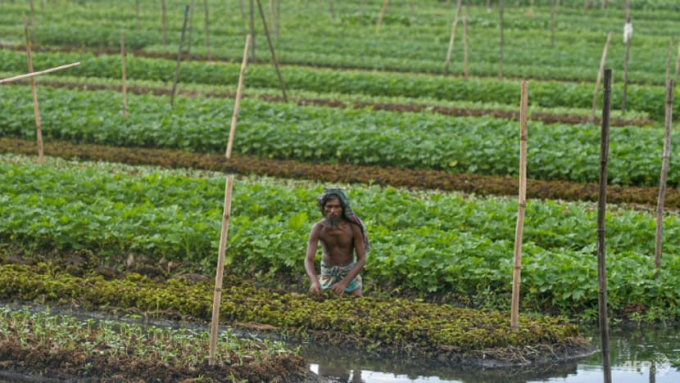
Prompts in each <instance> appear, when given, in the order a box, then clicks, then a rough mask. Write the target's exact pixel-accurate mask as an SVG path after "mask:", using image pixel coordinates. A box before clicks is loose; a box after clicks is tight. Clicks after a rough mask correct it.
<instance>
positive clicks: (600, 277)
mask: <svg viewBox="0 0 680 383" xmlns="http://www.w3.org/2000/svg"><path fill="white" fill-rule="evenodd" d="M611 94H612V70H611V69H606V70H605V71H604V106H603V107H602V134H601V141H600V188H599V189H600V190H599V196H598V206H597V282H598V311H599V322H600V337H601V347H602V367H603V368H604V382H605V383H611V382H612V369H611V364H610V358H609V324H608V321H607V267H606V256H605V215H606V210H607V162H608V157H609V111H610V110H611Z"/></svg>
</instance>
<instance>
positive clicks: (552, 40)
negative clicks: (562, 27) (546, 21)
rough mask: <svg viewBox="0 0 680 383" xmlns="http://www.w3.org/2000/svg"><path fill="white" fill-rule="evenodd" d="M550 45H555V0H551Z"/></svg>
mask: <svg viewBox="0 0 680 383" xmlns="http://www.w3.org/2000/svg"><path fill="white" fill-rule="evenodd" d="M550 46H551V47H554V46H555V0H550Z"/></svg>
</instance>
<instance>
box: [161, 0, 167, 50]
mask: <svg viewBox="0 0 680 383" xmlns="http://www.w3.org/2000/svg"><path fill="white" fill-rule="evenodd" d="M165 35H166V30H165V0H161V41H162V42H163V46H165V44H166V38H165Z"/></svg>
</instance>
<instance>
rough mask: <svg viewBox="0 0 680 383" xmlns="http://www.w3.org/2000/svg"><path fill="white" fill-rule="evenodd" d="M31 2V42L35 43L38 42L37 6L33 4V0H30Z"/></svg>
mask: <svg viewBox="0 0 680 383" xmlns="http://www.w3.org/2000/svg"><path fill="white" fill-rule="evenodd" d="M29 3H30V8H31V39H30V40H31V43H32V44H35V43H36V36H35V7H34V4H33V0H30V1H29Z"/></svg>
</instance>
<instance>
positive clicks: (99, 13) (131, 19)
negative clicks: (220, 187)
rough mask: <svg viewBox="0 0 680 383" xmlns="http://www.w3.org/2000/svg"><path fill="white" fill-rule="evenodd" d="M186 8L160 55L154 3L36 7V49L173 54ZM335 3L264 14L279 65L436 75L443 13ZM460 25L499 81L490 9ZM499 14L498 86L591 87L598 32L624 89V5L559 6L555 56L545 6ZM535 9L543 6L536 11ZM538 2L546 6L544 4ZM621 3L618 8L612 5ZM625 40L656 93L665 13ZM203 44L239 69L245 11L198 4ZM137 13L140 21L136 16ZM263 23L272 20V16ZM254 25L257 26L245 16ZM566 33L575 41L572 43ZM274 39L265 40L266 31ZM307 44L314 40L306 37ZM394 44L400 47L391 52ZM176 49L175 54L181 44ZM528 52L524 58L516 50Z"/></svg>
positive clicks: (673, 19)
mask: <svg viewBox="0 0 680 383" xmlns="http://www.w3.org/2000/svg"><path fill="white" fill-rule="evenodd" d="M185 3H186V2H184V1H179V0H168V1H166V9H167V11H166V14H167V16H166V17H167V22H166V23H167V32H166V38H165V44H163V36H162V31H161V4H160V3H159V2H154V3H145V2H140V4H139V6H137V5H136V4H135V2H134V1H132V0H127V1H123V2H116V3H112V2H108V1H96V2H83V3H82V4H77V3H76V4H74V3H71V2H66V4H68V5H70V6H64V5H62V4H60V2H59V1H45V2H43V6H42V8H41V7H36V16H35V20H36V28H35V30H36V32H35V35H36V36H35V43H37V44H38V45H41V46H62V47H63V46H65V47H73V48H88V49H95V48H115V49H117V48H118V44H119V31H120V30H125V31H126V36H127V37H126V39H127V46H128V47H129V48H130V49H135V50H143V51H144V52H147V53H176V52H177V46H178V44H179V39H180V34H181V33H180V31H181V28H182V25H183V13H184V7H185V5H186V4H185ZM363 3H364V4H363V6H360V5H359V2H345V1H342V2H338V4H335V5H334V11H333V14H331V13H330V12H329V5H328V2H323V1H314V0H308V1H300V0H298V1H290V2H289V1H284V2H281V4H280V5H279V6H278V8H279V9H278V12H277V11H276V10H275V9H274V10H273V11H274V12H273V13H272V9H270V8H269V7H267V6H266V4H265V13H266V16H267V18H268V22H269V23H270V26H269V27H270V28H269V29H270V31H271V30H272V26H273V25H272V24H273V23H272V22H273V21H274V20H278V22H277V23H276V25H277V26H278V28H277V29H276V32H277V35H278V37H277V38H276V39H275V43H276V49H277V52H278V53H277V56H278V57H279V59H280V60H281V61H282V62H283V63H288V64H302V65H321V66H331V67H350V68H357V67H359V68H370V69H380V70H385V69H388V70H397V71H415V72H437V73H439V72H442V71H443V68H444V60H445V57H446V53H447V47H448V43H449V35H450V30H451V22H452V20H453V18H454V15H455V1H453V2H447V3H442V2H414V1H405V0H403V1H392V2H391V3H390V7H389V10H388V12H387V13H386V17H384V18H383V22H384V26H383V27H382V28H381V29H380V31H379V32H376V24H377V19H378V16H379V13H380V10H381V6H382V3H383V1H382V0H367V1H365V2H363ZM465 3H466V4H467V5H470V6H469V7H466V12H467V14H468V20H469V22H468V24H469V26H468V35H469V37H468V40H469V41H468V46H469V49H468V56H469V70H470V75H473V76H496V75H497V74H498V71H499V63H498V60H499V55H500V33H499V29H500V28H499V24H500V17H499V10H498V8H497V3H495V2H494V4H493V8H489V9H488V8H486V7H485V6H484V3H485V2H483V1H478V2H465ZM516 3H517V4H512V3H510V4H506V6H505V7H506V9H505V10H504V19H503V28H504V37H503V44H504V45H503V72H504V75H505V76H509V77H524V76H531V77H534V78H543V79H566V80H578V81H593V80H594V78H595V74H596V71H597V68H598V65H599V62H600V56H601V53H602V48H603V46H604V43H605V40H606V36H607V33H608V32H609V31H614V32H616V36H617V38H615V39H613V41H612V44H611V47H610V52H609V56H608V61H607V64H608V66H610V67H612V68H614V71H615V76H616V77H615V78H616V80H617V81H618V80H620V79H622V78H623V68H624V51H625V45H624V43H623V41H622V39H621V38H620V37H619V35H620V31H622V30H623V24H624V22H625V11H624V4H617V2H614V3H612V2H610V4H609V7H608V8H607V9H605V10H602V9H600V7H596V9H589V10H586V11H584V9H583V4H582V2H573V3H572V4H570V2H566V4H563V5H562V6H560V7H559V8H558V10H557V15H556V21H555V26H554V30H555V32H554V45H552V44H551V41H552V40H551V7H550V6H549V4H541V2H538V3H537V4H535V6H534V7H529V1H528V0H527V1H523V2H516ZM543 3H546V2H543ZM548 3H549V2H548ZM618 3H622V2H618ZM633 3H634V4H633V11H632V18H633V22H634V25H635V37H634V39H633V40H632V47H631V52H632V53H631V57H632V59H631V65H630V71H631V72H630V76H629V79H630V81H633V82H643V83H654V84H659V85H662V84H663V83H664V79H665V72H666V55H667V52H668V39H669V38H670V37H671V35H672V33H673V28H674V25H675V24H676V23H677V22H678V20H680V19H678V18H677V16H674V13H672V12H668V11H669V10H673V9H676V8H677V5H675V4H673V3H672V2H670V1H669V2H667V3H664V2H658V1H648V2H633ZM208 4H209V30H210V31H209V35H208V37H209V41H210V43H211V47H212V48H211V52H212V57H214V58H219V59H226V60H232V61H239V58H240V56H241V55H242V52H243V43H244V36H245V34H247V32H248V25H249V24H248V20H247V17H248V10H247V9H246V10H243V7H239V2H238V1H236V0H231V1H226V2H225V1H220V2H212V1H211V2H208ZM3 7H4V8H3V12H2V14H1V15H0V39H1V40H3V41H4V42H6V43H12V44H23V42H24V41H25V40H24V37H23V26H22V22H21V16H22V15H25V14H26V13H27V12H28V9H27V8H28V7H27V4H25V3H24V2H18V1H17V2H5V3H4V5H3ZM137 9H139V13H138V14H139V16H137ZM204 11H205V10H204V3H203V2H201V1H197V2H196V9H195V12H193V13H194V19H195V20H193V22H192V25H193V28H192V31H191V34H190V35H191V41H192V42H191V52H193V53H194V54H198V55H205V54H206V53H207V48H206V28H205V23H204V21H205V12H204ZM272 14H278V17H273V16H272ZM256 16H257V15H256ZM255 21H256V22H255V25H256V26H257V31H256V36H257V40H256V41H257V44H256V47H258V48H257V50H256V52H257V54H256V58H257V60H259V61H262V60H264V61H270V53H269V50H268V49H267V47H266V39H265V38H264V30H263V27H262V25H261V20H260V19H259V17H258V18H256V19H255ZM462 29H463V28H462V21H461V23H460V24H459V30H458V34H457V35H458V43H457V44H455V46H454V52H453V65H452V66H451V68H450V71H451V73H455V74H462V73H463V69H464V68H463V43H462V35H463V33H462V32H463V31H462ZM575 31H576V33H575ZM272 32H274V31H272ZM310 36H314V38H310ZM394 41H399V42H400V43H399V44H394ZM185 46H186V45H185ZM527 47H530V49H527Z"/></svg>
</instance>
